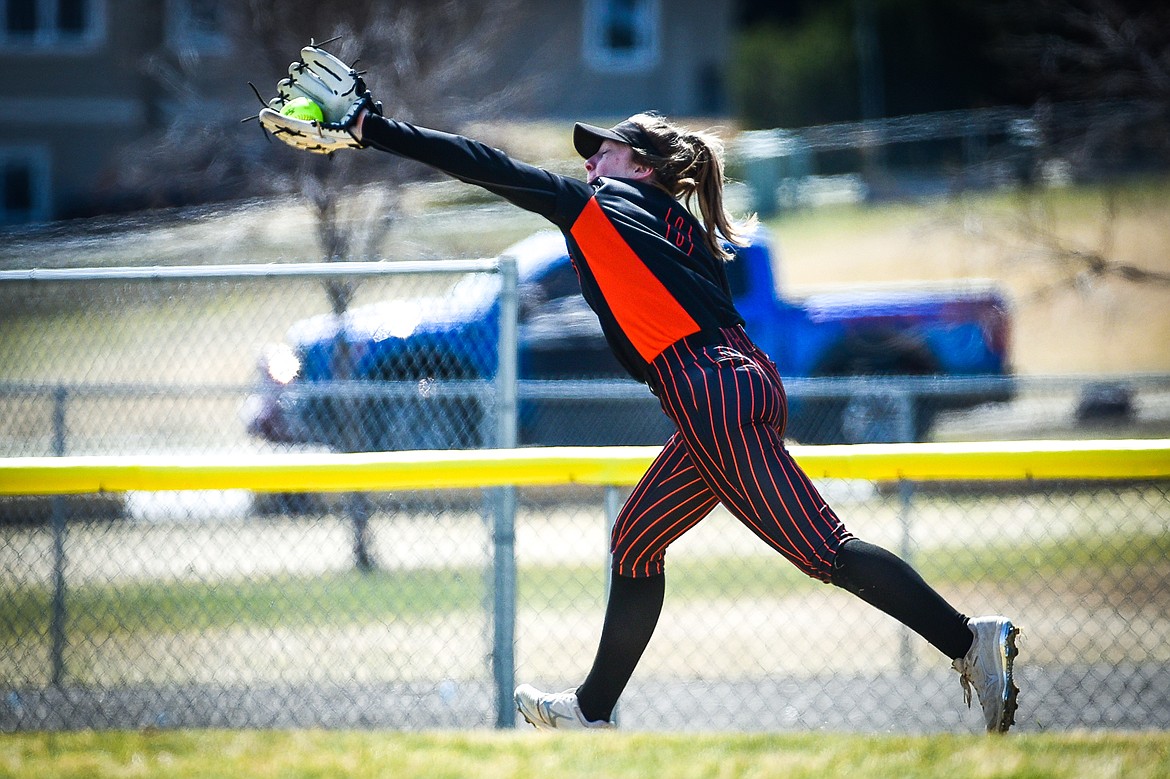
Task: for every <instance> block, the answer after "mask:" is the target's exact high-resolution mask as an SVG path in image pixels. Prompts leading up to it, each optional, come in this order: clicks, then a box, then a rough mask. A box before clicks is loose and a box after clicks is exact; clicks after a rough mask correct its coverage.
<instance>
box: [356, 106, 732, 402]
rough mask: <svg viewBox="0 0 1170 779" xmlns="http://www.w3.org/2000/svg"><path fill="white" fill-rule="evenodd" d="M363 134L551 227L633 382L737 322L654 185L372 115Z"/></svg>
mask: <svg viewBox="0 0 1170 779" xmlns="http://www.w3.org/2000/svg"><path fill="white" fill-rule="evenodd" d="M362 130H363V132H362V137H363V140H364V141H365V142H366V143H368V144H369V145H371V146H373V147H375V148H378V149H381V150H383V151H388V152H392V153H394V154H398V155H401V156H403V157H408V158H410V159H413V160H417V161H418V162H421V163H423V164H425V165H429V166H431V167H434V168H436V169H438V170H440V171H442V172H444V173H446V174H448V175H450V176H453V177H454V178H456V179H459V180H460V181H465V182H467V183H469V184H475V185H477V186H480V187H483V188H484V189H486V190H488V191H490V192H493V193H495V194H497V195H499V196H501V197H503V198H504V199H506V200H508V201H510V202H511V203H514V204H515V205H517V206H519V207H521V208H523V209H526V210H528V211H532V212H533V213H536V214H539V215H540V216H543V217H544V218H546V219H548V220H549V221H550V222H552V223H553V224H554V225H556V226H557V227H558V228H559V229H560V231H561V232H562V233H563V234H564V236H565V242H566V244H567V246H568V249H569V256H570V258H571V259H572V261H573V267H574V268H576V271H577V276H578V279H579V280H580V282H581V293H582V295H583V296H584V298H585V301H586V302H587V303H588V304H589V306H590V307H591V308H592V309H593V311H594V312H596V314H597V317H598V319H599V321H600V322H601V329H602V332H603V333H604V334H605V338H606V341H607V342H608V343H609V345H610V348H611V349H613V351H614V354H615V356H616V357H617V359H618V361H619V362H620V363H621V364H622V366H623V367H625V369H626V370H627V371H629V373H630V375H631V376H633V377H634V378H636V379H638V380H639V381H642V382H645V381H646V380H647V376H648V373H647V368H648V364H649V363H650V361H652V360H653V359H654V358H655V357H657V356H658V355H659V354H661V353H662V351H663V350H664V349H666V347H668V346H670V345H671V344H673V343H674V342H676V341H678V340H679V339H681V338H685V337H686V336H689V335H693V334H694V333H698V332H700V331H714V330H717V329H719V328H721V327H733V326H735V325H741V324H743V318H742V317H741V316H740V315H739V313H738V312H737V311H736V310H735V305H734V303H733V302H732V298H731V290H730V288H729V286H728V282H727V273H726V271H725V270H724V267H723V262H722V261H721V260H719V259H718V258H717V257H715V256H714V255H712V254H711V252H710V251H709V250H708V249H707V248H706V245H705V243H704V241H703V235H704V232H703V226H702V225H701V224H699V222H698V220H696V219H695V218H694V216H693V215H692V214H690V213H689V212H688V211H687V210H686V209H685V208H684V207H683V206H682V204H680V203H679V202H678V200H676V199H675V198H673V197H671V196H670V195H669V194H668V193H667V192H665V191H664V190H662V189H661V188H659V187H657V186H654V185H651V184H646V183H642V182H638V181H632V180H628V179H617V178H601V179H598V180H597V181H595V182H594V183H593V184H592V185H590V184H586V183H585V182H583V181H580V180H579V179H574V178H570V177H567V176H560V175H557V174H555V173H551V172H549V171H547V170H544V169H543V168H538V167H536V166H533V165H529V164H527V163H523V162H520V161H518V160H515V159H513V158H511V157H509V156H508V155H506V154H504V153H503V152H502V151H500V150H498V149H493V148H491V147H490V146H487V145H486V144H483V143H480V142H478V141H475V140H472V139H469V138H465V137H463V136H459V135H452V134H450V133H443V132H438V131H436V130H429V129H426V128H424V127H417V126H415V125H411V124H408V123H406V122H400V121H396V120H393V119H385V118H383V117H380V116H375V115H369V116H367V117H366V119H365V123H364V124H363V127H362Z"/></svg>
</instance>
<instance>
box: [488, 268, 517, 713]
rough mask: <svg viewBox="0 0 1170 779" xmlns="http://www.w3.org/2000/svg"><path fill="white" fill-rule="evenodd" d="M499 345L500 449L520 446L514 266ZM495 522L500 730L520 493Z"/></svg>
mask: <svg viewBox="0 0 1170 779" xmlns="http://www.w3.org/2000/svg"><path fill="white" fill-rule="evenodd" d="M499 273H500V340H499V345H498V348H499V353H498V359H499V364H498V368H497V370H496V388H495V389H496V392H495V416H496V446H497V447H498V448H500V449H511V448H514V447H515V446H516V416H517V408H516V391H517V390H516V381H517V372H518V363H519V355H518V354H517V351H518V348H519V341H520V336H519V323H518V315H519V308H520V301H519V286H520V282H519V272H518V270H517V267H516V261H515V260H514V259H511V258H504V259H502V260H501V261H500V269H499ZM494 503H495V511H494V517H493V522H492V677H493V680H494V682H495V687H496V727H497V728H511V727H515V725H516V709H515V706H514V705H513V702H512V691H513V690H514V689H515V687H516V658H515V643H516V488H515V487H498V488H496V490H495V501H494Z"/></svg>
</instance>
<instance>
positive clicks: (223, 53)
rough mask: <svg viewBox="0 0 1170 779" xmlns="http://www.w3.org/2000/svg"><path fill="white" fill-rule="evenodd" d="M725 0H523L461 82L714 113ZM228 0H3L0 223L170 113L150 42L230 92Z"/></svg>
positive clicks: (594, 103)
mask: <svg viewBox="0 0 1170 779" xmlns="http://www.w3.org/2000/svg"><path fill="white" fill-rule="evenodd" d="M733 5H734V3H733V0H671V2H669V3H668V2H667V1H666V0H542V1H541V2H536V1H534V0H525V1H524V2H521V3H520V4H519V6H518V7H519V18H517V19H516V20H515V24H514V25H513V26H512V32H511V33H510V34H511V35H513V36H514V39H513V42H512V44H511V45H508V46H503V47H501V50H500V57H501V58H502V59H501V63H502V64H503V65H505V67H500V68H491V69H487V70H486V71H485V72H484V73H482V74H479V75H474V74H472V75H469V77H468V78H469V80H468V90H469V92H474V91H483V90H491V89H501V88H503V87H505V86H506V84H500V83H491V82H492V79H493V78H497V79H498V78H502V76H499V75H495V76H493V74H499V73H504V72H506V71H507V70H509V69H510V70H511V71H512V72H516V71H517V70H520V71H522V70H523V69H524V67H525V66H526V65H527V64H529V63H531V65H532V67H540V68H541V71H542V88H541V89H540V90H539V92H538V94H534V95H529V96H527V97H526V98H525V99H524V100H523V101H521V102H520V103H519V104H518V105H517V111H518V113H519V114H520V115H521V116H527V117H531V118H565V119H569V118H595V119H599V120H600V119H606V118H610V117H622V116H625V115H628V114H630V113H633V112H635V111H638V110H642V109H645V108H655V109H658V110H661V111H663V112H666V113H670V114H675V115H705V116H717V115H721V114H722V113H724V112H725V111H726V99H725V94H724V73H725V69H726V64H727V58H728V56H729V49H730V38H731V27H732V20H733ZM229 12H230V3H228V2H227V0H0V68H2V69H3V72H4V73H5V76H6V77H5V79H4V80H3V84H2V85H0V105H2V106H3V115H4V121H3V122H0V224H24V223H34V222H42V221H48V220H52V219H58V218H63V217H69V216H76V215H80V214H89V213H95V212H98V211H101V210H102V208H103V203H102V193H103V191H104V190H105V188H106V186H107V185H108V182H109V180H110V179H111V177H112V174H113V168H114V167H115V166H116V165H117V159H118V155H119V154H120V153H122V152H124V151H125V150H126V149H127V148H128V147H130V146H131V145H132V144H134V143H141V142H142V139H143V138H146V137H148V136H149V135H150V134H152V133H156V132H157V131H159V130H161V129H164V128H165V126H166V122H167V121H168V118H169V112H168V110H167V101H168V100H169V99H170V98H169V97H168V93H167V90H166V89H165V88H164V86H163V83H161V82H160V77H161V78H162V79H163V80H165V78H166V71H165V69H161V70H160V68H158V67H152V64H153V65H157V64H158V60H159V54H160V53H162V52H166V53H167V59H169V60H172V61H174V62H178V63H180V65H183V64H186V65H190V64H191V63H194V62H197V63H198V67H197V68H194V69H193V70H194V71H195V72H196V73H197V74H198V77H199V78H200V79H204V80H205V82H204V83H203V84H201V85H200V86H199V88H200V90H201V91H202V92H203V94H206V95H209V96H212V97H214V96H216V95H217V94H222V95H224V100H225V101H226V102H229V103H233V104H234V103H235V102H237V101H239V100H240V99H241V96H242V95H243V88H242V85H239V84H233V83H230V79H229V78H228V73H227V71H228V68H229V66H231V65H232V64H233V53H234V52H233V46H234V45H235V44H234V43H233V40H232V38H231V36H230V35H229V34H228V32H227V29H226V27H227V19H228V13H229ZM236 64H238V61H237V63H236ZM366 66H367V67H370V68H371V69H376V67H377V65H376V63H366ZM191 70H192V69H190V68H188V69H187V70H186V71H185V72H187V73H189V72H191ZM236 78H238V75H236ZM472 79H477V80H472ZM245 110H249V109H245Z"/></svg>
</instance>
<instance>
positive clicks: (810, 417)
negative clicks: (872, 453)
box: [788, 333, 938, 444]
mask: <svg viewBox="0 0 1170 779" xmlns="http://www.w3.org/2000/svg"><path fill="white" fill-rule="evenodd" d="M937 372H938V370H937V364H936V362H935V360H934V357H933V355H932V354H931V353H930V350H929V349H928V348H927V347H926V346H925V345H924V344H919V343H915V342H913V341H911V340H909V339H908V338H907V337H906V336H905V335H903V334H898V333H891V334H858V335H854V336H851V337H849V338H847V339H845V340H844V341H842V342H841V343H840V344H838V346H837V347H836V348H835V349H833V350H831V351H830V353H829V355H828V356H827V357H826V359H825V361H824V362H822V364H821V366H820V368H819V369H818V370H817V371H816V372H815V373H814V377H823V378H845V377H876V376H929V375H932V374H935V373H937ZM794 400H797V401H798V402H796V403H793V404H792V405H794V406H796V407H797V408H796V409H795V410H796V411H797V413H795V414H794V415H793V416H792V417H791V418H790V419H789V424H788V435H789V436H791V437H792V438H793V439H795V440H797V441H800V442H801V443H807V444H856V443H894V442H899V441H906V440H910V441H925V440H926V439H927V437H928V436H929V435H930V430H931V428H932V427H933V426H934V421H935V416H936V414H937V412H936V410H935V409H934V408H933V404H932V403H931V402H930V398H912V399H911V404H910V406H911V419H910V420H909V425H908V426H907V423H906V421H905V420H904V419H903V418H902V415H903V414H904V413H905V407H904V403H903V402H901V400H900V399H899V398H896V397H893V396H890V395H883V394H881V393H874V394H858V395H853V396H851V397H844V398H825V399H815V400H808V401H803V402H799V399H794ZM907 433H909V437H908V436H907Z"/></svg>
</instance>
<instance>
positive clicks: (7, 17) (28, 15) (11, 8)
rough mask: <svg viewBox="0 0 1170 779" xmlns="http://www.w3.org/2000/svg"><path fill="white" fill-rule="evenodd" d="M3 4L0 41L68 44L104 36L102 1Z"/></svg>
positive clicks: (11, 0)
mask: <svg viewBox="0 0 1170 779" xmlns="http://www.w3.org/2000/svg"><path fill="white" fill-rule="evenodd" d="M0 7H2V8H3V9H4V12H3V14H2V15H0V19H3V28H0V43H4V44H10V45H19V44H24V45H31V46H36V47H38V48H40V47H44V48H48V47H57V46H61V47H68V46H76V45H79V44H88V43H92V42H93V41H95V40H97V39H99V38H100V37H101V35H102V28H103V20H104V10H105V6H104V3H103V0H0Z"/></svg>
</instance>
